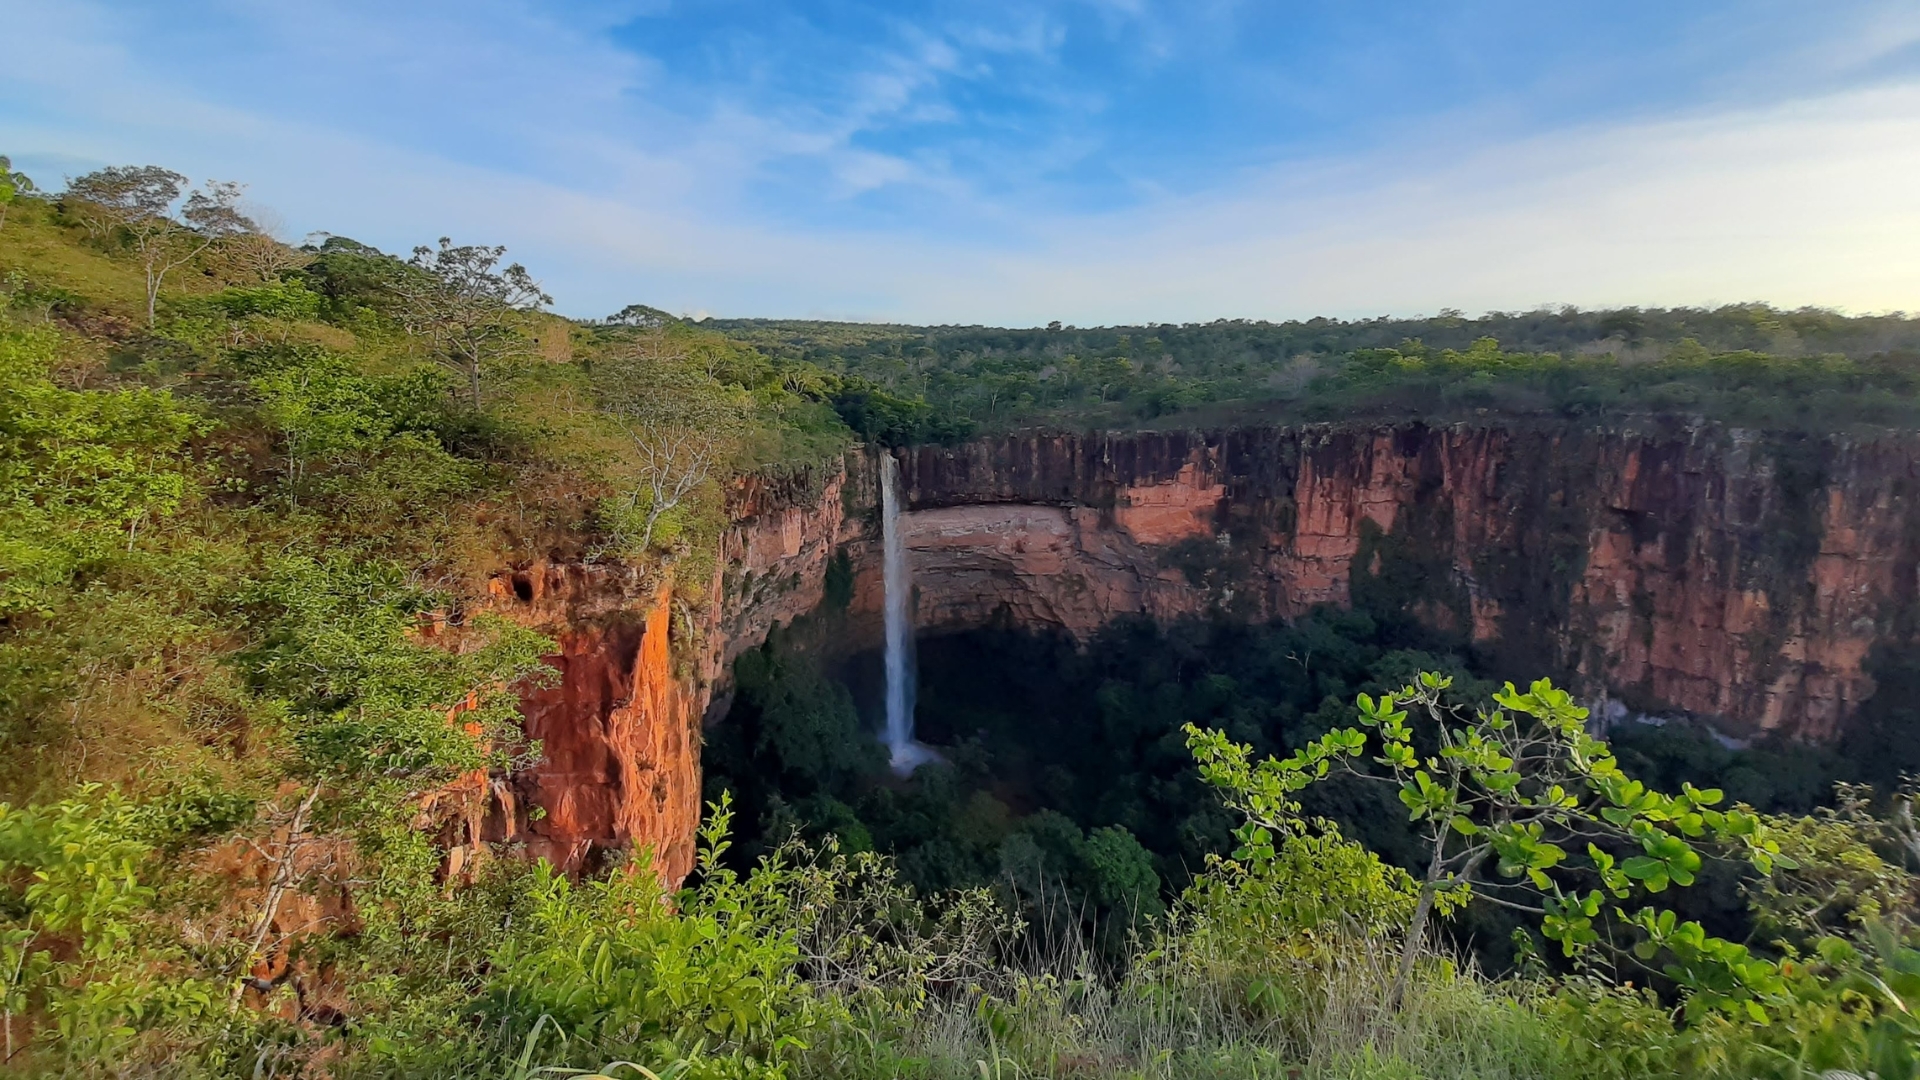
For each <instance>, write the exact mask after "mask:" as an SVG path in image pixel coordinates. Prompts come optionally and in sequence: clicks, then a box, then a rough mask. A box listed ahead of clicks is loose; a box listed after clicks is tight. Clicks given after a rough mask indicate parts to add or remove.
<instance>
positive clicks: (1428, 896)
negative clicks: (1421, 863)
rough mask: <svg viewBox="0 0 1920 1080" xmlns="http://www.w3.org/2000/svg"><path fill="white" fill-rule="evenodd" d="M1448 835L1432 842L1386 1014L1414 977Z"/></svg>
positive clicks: (1402, 997) (1443, 860)
mask: <svg viewBox="0 0 1920 1080" xmlns="http://www.w3.org/2000/svg"><path fill="white" fill-rule="evenodd" d="M1446 854H1447V834H1446V832H1445V831H1444V830H1442V831H1441V833H1440V835H1438V836H1436V837H1434V840H1433V858H1432V859H1431V860H1429V861H1428V862H1427V879H1426V880H1425V881H1423V882H1421V883H1420V902H1419V903H1417V904H1415V905H1414V907H1413V923H1412V925H1410V926H1408V927H1407V943H1406V945H1405V946H1404V947H1403V948H1401V950H1400V967H1399V970H1397V971H1395V972H1394V973H1393V986H1392V987H1391V988H1390V989H1389V990H1388V991H1387V1011H1388V1012H1396V1011H1398V1010H1399V1008H1400V1003H1401V1001H1402V1000H1403V999H1405V997H1406V996H1407V982H1408V981H1409V980H1410V979H1411V978H1412V977H1413V965H1414V961H1416V960H1418V959H1419V958H1420V943H1421V942H1422V941H1423V940H1424V939H1425V938H1426V933H1427V919H1428V918H1429V917H1430V916H1431V915H1432V914H1433V894H1434V893H1435V892H1436V891H1437V889H1438V883H1439V880H1440V870H1441V867H1442V865H1443V864H1444V863H1445V861H1446Z"/></svg>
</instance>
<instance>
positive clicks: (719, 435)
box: [595, 329, 741, 554]
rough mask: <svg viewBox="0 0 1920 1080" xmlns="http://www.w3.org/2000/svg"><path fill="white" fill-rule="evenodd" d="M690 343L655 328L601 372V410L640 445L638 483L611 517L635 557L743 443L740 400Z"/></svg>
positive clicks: (635, 462) (617, 501)
mask: <svg viewBox="0 0 1920 1080" xmlns="http://www.w3.org/2000/svg"><path fill="white" fill-rule="evenodd" d="M683 345H684V342H683V341H681V340H678V339H676V338H674V337H673V336H671V335H669V334H668V333H667V332H666V331H665V330H664V329H655V330H653V331H651V332H649V333H647V334H646V335H644V336H643V337H641V338H639V339H638V340H636V341H635V342H633V343H632V345H631V346H630V347H629V348H628V349H626V350H623V352H622V353H620V354H617V355H616V356H614V357H611V358H609V359H608V360H607V361H606V362H604V363H602V364H601V365H599V369H598V371H596V373H595V374H596V380H595V381H596V383H597V386H596V387H595V391H596V395H597V397H598V398H599V401H600V407H601V408H602V409H603V410H605V411H606V412H607V413H608V414H609V415H611V416H612V417H613V418H614V420H615V422H616V423H618V424H619V425H620V428H621V430H622V431H624V432H625V433H626V435H627V438H628V440H629V441H630V442H631V443H632V446H633V457H632V462H633V466H634V474H635V475H634V482H633V483H632V484H631V485H630V486H628V487H627V489H626V491H625V492H624V493H623V494H622V495H621V496H619V497H618V498H617V499H615V500H613V501H614V503H615V505H614V507H613V509H614V511H615V512H614V514H613V515H611V516H612V517H613V518H614V519H615V527H614V531H615V532H616V533H618V534H621V535H620V539H621V541H622V546H623V547H625V548H627V549H628V550H629V551H631V552H632V553H634V554H642V553H644V552H645V551H646V550H647V548H648V547H649V546H650V545H651V544H652V543H653V538H654V533H655V530H656V529H657V528H658V527H659V525H660V520H661V518H663V517H665V516H666V515H667V514H670V513H672V512H673V511H674V510H675V509H677V508H678V507H679V506H680V505H681V504H682V503H684V502H685V501H686V499H687V497H688V496H690V495H692V494H693V493H694V492H695V491H696V490H698V489H699V487H700V485H702V484H704V483H706V482H707V480H708V479H710V478H711V477H713V476H714V475H715V473H716V472H718V471H719V470H720V469H721V468H722V467H723V466H724V465H725V464H726V463H727V460H728V457H729V456H730V455H731V454H732V453H733V450H734V447H735V446H736V444H737V442H738V436H739V428H740V421H741V410H740V408H739V403H738V402H737V401H736V400H734V398H733V396H732V395H731V394H730V393H729V391H728V389H727V388H726V387H725V386H724V385H722V384H721V383H720V382H719V381H718V380H717V379H715V378H714V377H713V375H712V374H710V373H709V372H707V371H706V370H704V368H703V367H702V366H701V365H700V364H699V363H698V362H697V360H696V359H695V358H694V357H692V356H690V355H688V352H687V350H686V349H685V348H684V347H683ZM636 533H637V535H634V534H636Z"/></svg>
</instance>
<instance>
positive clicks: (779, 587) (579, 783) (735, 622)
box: [456, 467, 871, 886]
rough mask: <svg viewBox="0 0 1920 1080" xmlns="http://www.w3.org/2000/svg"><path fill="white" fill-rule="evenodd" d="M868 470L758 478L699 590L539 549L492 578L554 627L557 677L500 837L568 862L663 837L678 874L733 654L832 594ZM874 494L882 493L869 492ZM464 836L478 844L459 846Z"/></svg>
mask: <svg viewBox="0 0 1920 1080" xmlns="http://www.w3.org/2000/svg"><path fill="white" fill-rule="evenodd" d="M861 475H862V470H860V469H858V468H855V469H853V470H848V469H846V468H844V467H842V468H839V469H835V470H831V471H829V472H827V473H826V474H825V475H815V474H803V475H800V476H796V477H789V478H786V479H773V478H768V477H747V478H744V479H743V480H741V481H740V482H739V484H738V485H737V486H736V487H735V489H734V490H733V491H732V492H731V493H730V498H729V509H730V511H731V513H732V516H733V519H734V524H733V527H732V528H731V529H729V530H728V532H727V533H726V534H725V536H724V537H723V540H722V551H721V556H722V558H721V560H720V563H719V570H718V571H717V572H716V574H715V577H714V580H713V581H712V582H709V583H706V588H705V589H704V590H702V591H701V593H700V596H699V602H697V603H689V602H687V600H686V598H685V597H683V596H682V595H681V593H682V592H684V591H685V590H677V589H676V587H675V584H674V582H673V581H672V580H671V578H668V579H667V580H664V581H650V580H646V579H643V578H642V577H641V576H639V575H638V574H637V573H636V572H635V571H634V570H633V569H632V568H630V567H625V566H622V565H619V564H615V563H603V564H583V563H550V562H538V563H534V564H532V565H529V566H523V567H517V568H513V569H509V570H506V571H503V572H501V573H500V574H498V575H496V576H495V577H494V578H493V580H492V581H491V583H490V592H491V593H492V603H493V606H494V608H495V609H496V610H499V611H500V612H502V613H504V614H507V615H508V616H510V617H512V618H514V619H517V620H518V621H520V622H523V623H525V624H526V625H529V626H532V627H535V628H537V629H539V630H542V631H543V632H545V633H547V634H549V635H550V636H552V637H553V638H554V639H555V641H557V642H558V643H559V646H560V651H559V652H558V653H556V654H554V655H553V656H550V657H548V658H547V662H548V663H549V664H550V665H552V666H553V668H554V669H555V670H556V671H557V672H558V678H557V679H556V680H555V681H554V682H553V683H552V684H551V685H549V686H544V687H533V688H529V689H527V690H525V691H523V693H522V695H521V712H522V713H523V714H524V716H525V717H526V724H525V731H526V734H527V737H528V738H529V739H533V740H538V741H539V743H540V747H541V756H540V759H539V761H538V762H537V763H536V764H535V765H533V766H532V767H531V768H529V769H527V770H525V771H523V772H521V773H519V774H517V775H515V776H513V777H511V778H509V779H508V780H506V781H495V782H494V791H493V793H492V794H493V807H492V812H491V814H490V815H489V818H488V822H487V826H486V838H487V839H491V840H496V841H498V840H514V841H518V842H521V843H524V844H525V845H526V849H527V851H528V853H529V854H530V855H533V856H536V857H544V858H546V859H548V860H549V861H551V862H552V863H553V864H554V865H556V866H558V867H560V868H562V869H564V870H567V871H569V872H573V871H578V870H581V869H583V868H587V867H590V866H592V865H594V864H595V863H597V862H598V861H600V860H601V859H603V858H605V857H606V856H607V855H608V854H609V853H614V852H621V851H627V850H637V849H640V848H643V847H644V848H648V849H651V851H652V852H653V860H654V866H655V869H656V870H657V871H658V872H659V873H660V875H661V878H662V879H663V880H664V881H666V882H667V883H668V884H669V886H676V885H678V883H679V882H680V881H681V880H682V879H683V878H685V877H686V875H687V874H688V873H689V872H690V871H691V870H692V868H693V859H694V834H695V831H696V830H697V828H698V826H699V822H700V812H701V801H700V727H701V721H702V718H703V717H704V716H705V714H706V712H707V710H708V707H709V704H710V702H711V699H712V696H713V693H714V690H715V688H716V686H719V685H723V684H724V674H725V671H726V666H727V665H728V664H729V663H730V662H731V661H732V659H733V657H734V656H736V655H738V654H739V652H740V651H741V650H743V649H746V648H750V647H752V646H754V645H755V644H758V643H759V642H760V641H763V640H765V638H766V635H767V633H768V631H769V630H770V629H771V627H772V626H773V625H774V624H775V623H777V622H783V621H784V622H790V621H791V620H793V619H794V618H796V617H798V616H800V615H803V614H806V613H807V612H809V611H812V610H813V609H815V608H817V607H818V606H819V605H820V602H821V599H822V595H823V590H824V582H825V579H826V570H827V564H828V561H829V560H830V559H831V558H832V557H833V555H834V552H835V550H836V548H837V547H838V546H840V545H843V544H845V545H851V546H852V547H853V549H854V550H856V551H857V550H858V549H859V548H860V546H861V545H862V544H863V543H864V534H863V532H862V530H863V528H864V523H863V521H862V520H861V519H859V518H857V517H855V518H849V516H848V513H847V510H848V508H849V507H850V506H853V505H855V504H856V503H857V501H858V500H857V497H856V496H857V493H855V494H849V493H848V490H847V488H848V485H849V484H856V485H857V484H858V482H859V479H858V478H859V477H860V476H861ZM867 499H868V501H871V493H870V492H869V493H868V496H867ZM456 850H464V849H460V848H456Z"/></svg>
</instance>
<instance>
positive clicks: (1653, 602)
mask: <svg viewBox="0 0 1920 1080" xmlns="http://www.w3.org/2000/svg"><path fill="white" fill-rule="evenodd" d="M900 457H901V462H902V480H903V484H904V486H905V488H906V492H905V493H906V496H907V505H908V508H909V511H908V513H906V514H905V515H903V519H902V524H903V527H904V529H905V535H906V539H907V544H908V548H909V555H910V562H911V564H912V570H913V575H914V579H915V585H916V596H915V618H916V622H917V624H918V625H919V626H920V627H921V628H922V630H923V631H926V632H940V631H943V630H958V629H965V628H969V627H976V626H982V625H987V624H989V623H995V622H1004V623H1011V624H1012V625H1016V626H1025V627H1030V628H1036V629H1059V630H1064V631H1066V632H1069V633H1072V634H1074V635H1077V636H1080V637H1082V638H1086V637H1088V636H1090V635H1092V634H1094V633H1095V632H1097V631H1098V630H1099V629H1100V627H1102V626H1104V625H1105V624H1107V623H1108V622H1110V621H1111V620H1113V619H1115V618H1119V617H1122V616H1129V615H1139V614H1144V615H1148V616H1151V617H1154V618H1157V619H1162V620H1170V619H1175V618H1179V617H1182V616H1189V615H1200V614H1207V613H1218V614H1221V615H1223V616H1226V617H1231V618H1239V619H1269V618H1276V617H1293V616H1298V615H1300V614H1303V613H1305V612H1307V611H1309V610H1310V609H1312V608H1313V607H1315V606H1316V605H1320V604H1333V605H1361V606H1365V607H1367V608H1368V609H1369V610H1374V611H1379V612H1387V613H1397V614H1403V615H1406V616H1410V617H1412V618H1415V619H1418V620H1420V621H1422V622H1424V623H1426V624H1428V625H1430V626H1432V627H1435V628H1436V629H1439V630H1442V631H1445V632H1449V633H1451V634H1454V635H1457V638H1458V640H1460V641H1462V642H1463V643H1467V644H1469V645H1471V647H1473V648H1475V649H1477V650H1479V651H1480V652H1481V653H1482V655H1483V657H1484V658H1485V659H1487V660H1488V661H1489V662H1490V663H1491V664H1493V665H1494V666H1495V667H1496V668H1497V669H1499V670H1502V671H1506V672H1511V673H1513V674H1515V675H1531V674H1550V675H1554V676H1556V677H1558V678H1560V679H1563V680H1566V681H1570V682H1572V683H1574V684H1575V685H1577V686H1578V688H1579V689H1580V690H1581V691H1582V692H1583V693H1586V694H1588V695H1590V696H1592V695H1600V694H1605V695H1609V696H1611V697H1612V698H1613V699H1615V700H1616V701H1618V702H1621V703H1623V704H1624V705H1625V706H1626V707H1628V708H1630V709H1634V710H1640V711H1647V712H1676V711H1678V712H1686V713H1691V714H1694V715H1697V716H1701V717H1705V718H1710V719H1712V720H1713V721H1715V722H1716V723H1717V724H1719V725H1720V726H1721V727H1722V728H1723V730H1727V731H1729V732H1733V733H1740V734H1752V733H1758V732H1762V731H1776V730H1777V731H1782V732H1785V733H1788V734H1791V735H1794V736H1798V737H1803V738H1809V739H1826V738H1831V737H1832V736H1833V735H1834V734H1835V733H1836V732H1837V731H1838V730H1839V728H1840V726H1841V725H1842V724H1843V723H1844V722H1845V720H1846V719H1847V717H1849V716H1850V715H1851V714H1852V713H1853V711H1854V710H1856V709H1857V708H1858V706H1859V704H1860V703H1861V702H1862V701H1863V700H1865V699H1866V698H1867V697H1868V696H1869V695H1871V694H1872V692H1873V680H1872V677H1871V673H1870V670H1869V668H1870V664H1869V662H1868V661H1869V656H1870V654H1871V653H1873V652H1874V650H1876V649H1883V648H1905V647H1908V646H1909V645H1910V644H1911V642H1912V640H1913V639H1912V633H1913V616H1914V613H1915V612H1916V611H1920V603H1917V602H1916V600H1917V594H1920V580H1917V578H1916V575H1917V574H1920V501H1916V499H1915V497H1914V496H1915V494H1916V488H1917V487H1920V439H1915V438H1912V437H1888V438H1885V439H1879V440H1845V439H1829V440H1817V439H1802V440H1791V439H1790V440H1770V439H1766V438H1762V437H1759V436H1756V435H1751V434H1746V433H1741V432H1725V431H1703V430H1695V429H1688V428H1674V429H1662V428H1653V427H1650V428H1648V429H1646V430H1599V429H1581V428H1576V427H1572V426H1568V425H1550V424H1544V423H1543V424H1531V425H1529V424H1510V425H1503V426H1493V425H1480V426H1455V427H1430V426H1426V425H1422V424H1417V423H1407V424H1397V425H1385V426H1330V427H1316V428H1304V429H1245V430H1230V431H1222V432H1213V433H1191V432H1161V433H1133V434H1114V435H1103V434H1088V435H1044V436H1042V435H1022V436H1009V437H1005V438H996V439H985V440H978V441H975V442H971V443H967V444H964V445H961V446H957V447H920V448H914V449H912V450H908V451H904V452H901V454H900ZM875 460H876V459H874V458H872V457H870V456H863V455H860V454H854V455H849V457H848V458H847V459H846V461H845V462H844V463H843V464H842V465H840V466H838V467H835V468H829V469H825V470H817V471H814V472H810V473H803V474H796V475H793V476H785V477H778V478H773V477H754V478H748V479H746V480H743V481H741V482H740V483H739V484H738V485H737V486H736V488H735V489H734V491H733V492H732V495H731V497H730V506H729V509H730V511H731V513H732V515H733V518H734V525H733V527H732V528H731V529H730V530H729V531H728V532H727V534H726V536H725V538H724V540H723V545H722V547H723V550H722V553H721V554H722V559H721V561H720V569H719V570H718V571H716V573H715V575H714V577H713V580H711V581H707V582H700V583H698V587H697V588H694V589H691V590H687V589H685V588H681V589H680V590H679V591H676V587H675V586H674V585H673V584H672V583H664V584H662V583H642V582H640V581H638V579H634V578H632V577H630V576H622V575H623V574H626V573H627V572H625V571H616V570H613V569H609V568H603V567H591V566H582V565H578V564H538V565H535V566H530V567H522V568H517V569H515V570H513V571H510V572H506V573H503V574H502V575H501V576H500V577H499V578H498V579H496V582H495V592H496V604H497V606H499V607H500V608H501V609H502V610H505V611H509V612H511V613H513V614H514V615H515V617H517V618H521V619H523V620H525V621H527V622H528V623H529V624H530V625H535V626H539V627H541V628H542V629H545V630H547V631H548V632H549V633H553V634H554V635H555V636H556V637H557V638H558V640H559V641H560V642H561V652H560V654H558V655H557V656H556V657H555V658H554V663H555V666H556V667H557V668H559V669H560V671H561V677H560V681H559V683H558V684H557V685H555V686H553V687H549V688H546V689H541V690H536V691H531V692H529V694H528V695H527V698H526V713H527V717H528V721H527V729H528V733H529V735H531V736H532V737H534V738H538V739H540V740H541V742H542V744H543V746H544V747H545V749H546V760H545V761H544V762H542V763H541V764H540V765H538V766H537V767H535V768H534V769H532V770H530V771H529V772H528V773H526V774H525V775H523V776H521V777H518V778H516V779H515V782H514V792H513V794H514V797H515V798H516V799H517V800H518V801H517V804H516V807H515V809H514V810H513V812H512V813H511V814H507V815H504V816H505V817H506V818H509V819H511V828H512V829H514V830H516V831H517V834H518V835H519V836H520V837H521V838H523V839H526V840H527V841H528V842H529V844H530V846H532V847H533V849H534V850H536V851H538V852H539V853H541V854H545V855H547V856H549V857H550V858H553V859H555V861H556V862H559V863H561V864H562V865H566V866H569V867H578V866H581V865H586V864H587V863H588V862H590V861H591V859H592V858H593V853H594V852H599V851H605V850H609V849H614V848H620V847H626V846H630V845H639V844H646V845H650V846H652V847H653V849H654V851H655V857H656V860H657V861H658V863H659V867H660V869H661V871H662V873H663V875H664V876H666V877H667V878H668V879H669V880H675V881H677V880H678V879H679V877H681V876H683V875H684V874H685V873H686V871H687V870H688V869H689V868H690V867H691V860H692V837H693V830H694V827H695V825H696V824H697V820H698V813H699V787H700V785H699V761H698V745H699V726H700V722H701V717H702V716H703V715H713V714H717V713H719V712H722V711H724V708H723V705H724V702H721V703H715V702H714V700H713V696H714V694H715V691H716V688H717V687H718V688H721V692H722V693H724V682H725V678H724V677H725V672H726V669H727V666H728V664H729V662H730V661H731V659H732V658H733V657H734V656H735V655H737V654H738V653H739V652H740V651H741V650H743V649H746V648H749V647H752V646H754V645H756V644H758V643H759V642H760V641H762V640H764V639H765V637H766V634H767V633H768V631H769V630H770V628H771V627H773V626H774V625H776V624H778V623H783V622H790V621H791V620H793V619H795V618H798V617H800V616H802V615H805V614H808V613H810V612H813V611H815V610H816V609H818V608H819V607H820V606H821V605H822V604H823V602H829V601H830V602H831V603H832V604H835V605H837V606H838V608H839V609H840V610H843V611H844V612H845V617H843V618H841V619H840V620H839V621H838V622H837V624H836V627H837V629H836V639H835V641H834V642H833V645H834V647H837V648H839V649H841V650H843V651H847V652H851V651H855V650H858V649H862V648H871V647H873V646H874V645H876V644H877V642H878V639H879V611H880V606H881V597H880V566H879V559H878V546H879V545H878V542H877V536H878V526H877V519H876V517H875V515H874V511H873V506H874V503H875V502H876V501H877V500H876V497H875V490H874V477H875V475H876V472H877V470H876V469H875V468H874V464H875ZM536 807H537V808H539V810H535V809H534V808H536ZM505 829H506V826H505V825H503V826H501V829H500V830H499V831H502V832H504V831H505Z"/></svg>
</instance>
